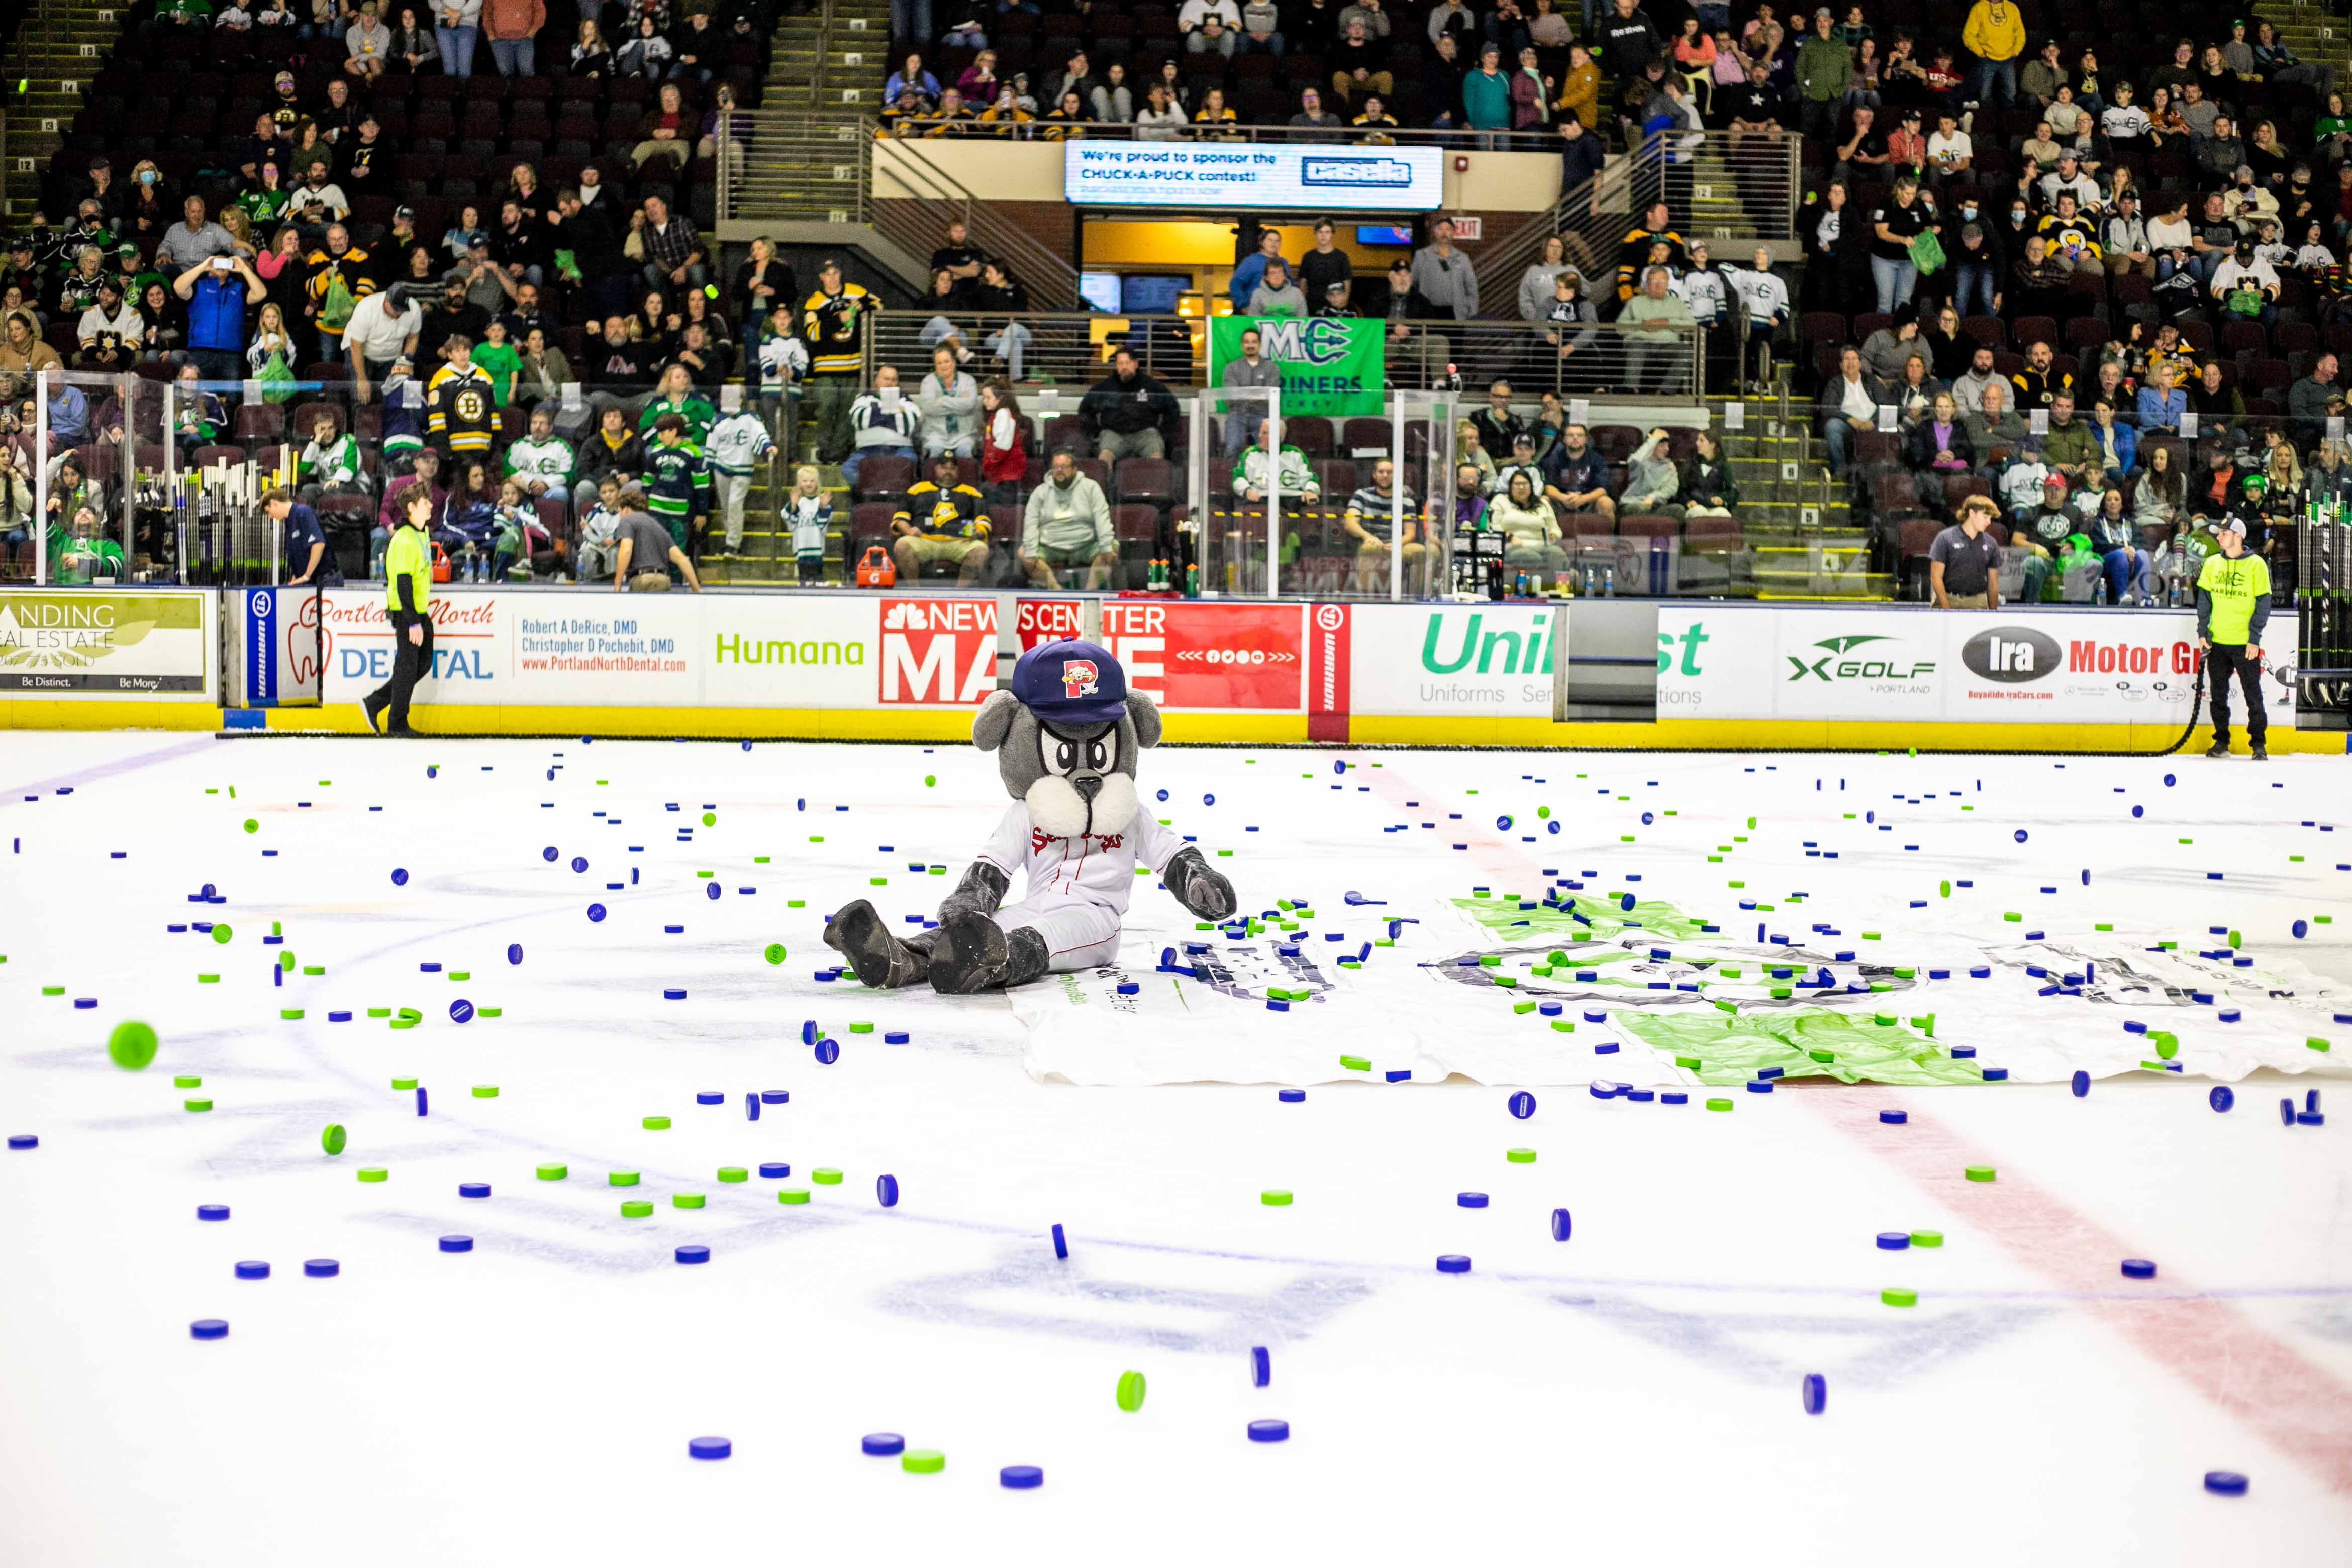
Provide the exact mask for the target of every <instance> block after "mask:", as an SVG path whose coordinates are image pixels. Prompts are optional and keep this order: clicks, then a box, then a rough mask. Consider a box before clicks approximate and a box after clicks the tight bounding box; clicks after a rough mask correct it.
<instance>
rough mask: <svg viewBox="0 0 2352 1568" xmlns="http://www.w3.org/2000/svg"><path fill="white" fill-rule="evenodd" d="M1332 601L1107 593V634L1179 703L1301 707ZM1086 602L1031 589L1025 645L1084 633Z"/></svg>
mask: <svg viewBox="0 0 2352 1568" xmlns="http://www.w3.org/2000/svg"><path fill="white" fill-rule="evenodd" d="M1324 608H1327V606H1324V605H1301V604H1297V603H1288V604H1247V603H1234V602H1223V601H1210V600H1202V599H1105V600H1104V601H1103V602H1102V637H1101V640H1102V644H1103V646H1104V647H1107V648H1108V649H1110V651H1111V652H1112V653H1113V654H1115V655H1117V656H1118V661H1119V663H1120V664H1121V665H1122V666H1124V667H1125V668H1126V670H1127V680H1128V684H1129V686H1130V687H1133V688H1134V689H1136V690H1138V691H1141V692H1144V693H1146V694H1147V695H1149V696H1150V698H1151V700H1153V701H1155V702H1157V703H1159V704H1160V706H1161V707H1162V708H1165V709H1168V710H1171V712H1181V711H1189V710H1200V711H1223V712H1259V713H1296V712H1298V711H1299V710H1300V709H1301V708H1302V707H1303V706H1304V705H1305V702H1306V679H1307V633H1306V626H1307V617H1308V614H1309V612H1310V611H1311V610H1320V609H1324ZM1083 609H1084V605H1083V602H1082V601H1080V600H1078V599H1075V598H1045V597H1024V598H1023V599H1022V600H1021V601H1020V603H1019V606H1018V609H1017V612H1016V616H1015V623H1014V624H1015V627H1016V629H1017V631H1018V633H1019V637H1020V643H1021V647H1022V648H1023V649H1024V650H1026V649H1029V648H1033V647H1036V646H1037V645H1038V644H1039V643H1042V642H1051V641H1053V640H1055V638H1058V637H1080V636H1083V635H1084V633H1083V631H1082V629H1081V628H1082V626H1083V625H1084V619H1083ZM1342 613H1343V614H1344V611H1343V612H1342Z"/></svg>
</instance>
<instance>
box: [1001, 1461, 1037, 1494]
mask: <svg viewBox="0 0 2352 1568" xmlns="http://www.w3.org/2000/svg"><path fill="white" fill-rule="evenodd" d="M996 1484H997V1485H998V1486H1001V1487H1010V1488H1012V1489H1013V1490H1014V1491H1030V1490H1034V1489H1036V1488H1038V1487H1042V1486H1044V1485H1045V1471H1044V1470H1041V1469H1039V1468H1037V1467H1036V1466H1034V1465H1007V1466H1005V1467H1004V1468H1003V1469H1001V1470H999V1471H997V1472H996Z"/></svg>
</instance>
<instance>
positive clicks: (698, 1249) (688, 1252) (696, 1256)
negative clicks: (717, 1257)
mask: <svg viewBox="0 0 2352 1568" xmlns="http://www.w3.org/2000/svg"><path fill="white" fill-rule="evenodd" d="M677 1260H678V1261H679V1262H680V1263H708V1262H709V1261H710V1248H709V1247H702V1246H699V1245H697V1244H696V1243H693V1242H688V1244H687V1245H686V1246H684V1247H679V1248H678V1249H677Z"/></svg>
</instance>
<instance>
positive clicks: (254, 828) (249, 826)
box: [245, 816, 261, 833]
mask: <svg viewBox="0 0 2352 1568" xmlns="http://www.w3.org/2000/svg"><path fill="white" fill-rule="evenodd" d="M245 830H246V831H247V833H258V832H260V831H261V824H260V823H259V822H257V821H256V820H255V819H254V818H252V817H250V816H248V817H247V818H246V819H245Z"/></svg>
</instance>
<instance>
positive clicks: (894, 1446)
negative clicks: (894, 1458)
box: [857, 1432, 907, 1458]
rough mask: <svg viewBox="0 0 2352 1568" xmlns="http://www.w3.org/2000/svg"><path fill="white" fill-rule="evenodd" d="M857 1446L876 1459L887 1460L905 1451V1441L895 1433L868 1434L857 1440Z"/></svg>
mask: <svg viewBox="0 0 2352 1568" xmlns="http://www.w3.org/2000/svg"><path fill="white" fill-rule="evenodd" d="M857 1446H858V1447H860V1448H863V1449H865V1450H866V1452H867V1453H869V1454H872V1455H874V1456H875V1457H876V1458H889V1457H890V1456H891V1455H893V1454H903V1453H905V1452H906V1451H907V1439H905V1438H904V1437H901V1436H898V1434H897V1433H896V1432H868V1433H867V1434H866V1436H863V1437H860V1438H859V1439H858V1440H857Z"/></svg>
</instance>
